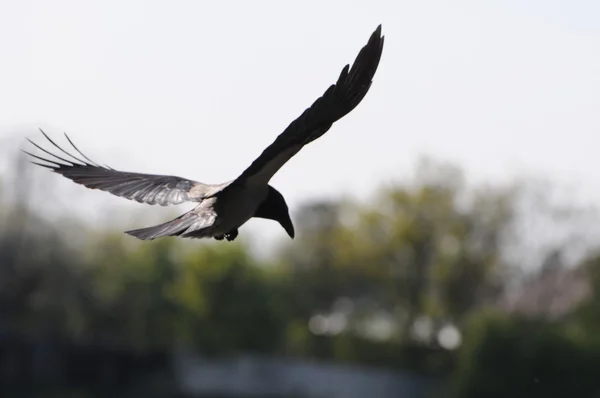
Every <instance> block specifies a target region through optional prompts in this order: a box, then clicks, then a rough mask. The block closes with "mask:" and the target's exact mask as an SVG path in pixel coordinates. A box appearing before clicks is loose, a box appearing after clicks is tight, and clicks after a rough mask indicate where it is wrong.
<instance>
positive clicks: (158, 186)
mask: <svg viewBox="0 0 600 398" xmlns="http://www.w3.org/2000/svg"><path fill="white" fill-rule="evenodd" d="M40 131H42V130H40ZM42 134H43V135H44V137H46V138H47V139H48V141H50V143H51V144H52V145H54V146H55V147H56V148H57V149H58V150H60V151H61V152H62V153H64V154H65V155H67V156H68V157H70V158H72V159H73V160H69V159H65V158H63V157H60V156H58V155H56V154H54V153H52V152H49V151H47V150H46V149H44V148H42V147H41V146H39V145H38V144H36V143H34V142H33V141H31V140H29V139H28V141H29V142H30V143H31V144H33V145H34V146H35V147H36V148H38V149H39V150H41V151H43V152H44V153H46V154H47V155H50V156H51V157H50V158H45V157H41V156H36V155H33V154H31V153H29V152H27V151H23V152H25V153H26V154H28V155H29V156H31V157H33V158H35V159H38V160H41V161H43V162H45V163H38V162H32V163H34V164H37V165H38V166H42V167H46V168H48V169H50V170H52V171H54V172H56V173H58V174H62V175H63V176H65V177H66V178H68V179H70V180H72V181H74V182H76V183H77V184H81V185H84V186H86V187H88V188H90V189H100V190H102V191H106V192H110V193H112V194H113V195H116V196H121V197H123V198H127V199H131V200H135V201H137V202H140V203H147V204H151V205H154V204H159V205H161V206H166V205H175V204H180V203H183V202H200V201H202V200H203V199H204V198H206V197H209V196H211V195H214V194H215V193H217V192H219V191H221V190H222V189H223V188H224V187H225V186H227V185H228V183H225V184H219V185H211V184H202V183H200V182H197V181H192V180H188V179H185V178H181V177H175V176H165V175H157V174H141V173H130V172H124V171H118V170H115V169H112V168H110V167H108V166H100V165H99V164H97V163H95V162H94V161H92V160H90V159H89V158H88V157H87V156H85V155H84V154H83V153H81V151H79V149H77V147H76V146H75V145H74V144H73V142H72V141H71V140H70V139H69V137H68V136H67V135H66V134H65V137H66V138H67V140H68V141H69V143H70V144H71V146H72V147H73V148H74V149H75V150H76V151H77V152H78V153H79V155H81V157H82V158H83V159H81V158H78V157H76V156H74V155H72V154H71V153H69V152H67V151H65V150H64V149H63V148H61V147H60V146H58V145H57V144H56V143H55V142H54V141H52V140H51V139H50V137H48V136H47V135H46V133H44V132H43V131H42Z"/></svg>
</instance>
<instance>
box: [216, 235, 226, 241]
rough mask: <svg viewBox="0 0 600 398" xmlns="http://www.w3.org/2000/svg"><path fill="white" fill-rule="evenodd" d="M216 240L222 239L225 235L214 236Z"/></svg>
mask: <svg viewBox="0 0 600 398" xmlns="http://www.w3.org/2000/svg"><path fill="white" fill-rule="evenodd" d="M214 238H215V239H216V240H223V239H225V235H219V236H215V237H214Z"/></svg>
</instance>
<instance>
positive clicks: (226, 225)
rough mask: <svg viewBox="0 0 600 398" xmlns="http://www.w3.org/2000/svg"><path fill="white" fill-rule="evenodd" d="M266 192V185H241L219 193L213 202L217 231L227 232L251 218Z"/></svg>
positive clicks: (267, 190)
mask: <svg viewBox="0 0 600 398" xmlns="http://www.w3.org/2000/svg"><path fill="white" fill-rule="evenodd" d="M268 192H269V189H268V186H267V185H265V186H258V187H256V186H252V185H250V186H246V185H241V186H239V187H231V190H226V191H224V192H223V193H222V195H219V196H218V197H217V200H216V203H215V209H216V212H217V220H216V223H215V229H217V233H223V234H224V233H228V232H229V231H231V230H232V229H235V228H239V227H240V226H242V225H243V224H244V223H245V222H246V221H248V220H249V219H250V218H252V217H253V216H254V214H255V213H256V209H258V206H260V204H261V203H262V202H263V201H264V200H265V198H266V197H267V194H268Z"/></svg>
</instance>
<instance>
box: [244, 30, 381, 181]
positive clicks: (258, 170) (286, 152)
mask: <svg viewBox="0 0 600 398" xmlns="http://www.w3.org/2000/svg"><path fill="white" fill-rule="evenodd" d="M383 41H384V37H383V36H381V25H379V26H378V27H377V29H376V30H375V31H374V32H373V34H372V35H371V37H370V38H369V41H368V42H367V44H366V45H365V46H364V47H363V48H362V49H361V50H360V52H359V53H358V55H357V57H356V59H355V61H354V63H353V64H352V68H350V67H349V65H346V66H345V67H344V69H343V70H342V72H341V73H340V76H339V78H338V80H337V82H336V83H335V84H334V85H331V86H330V87H329V88H328V89H327V91H325V93H324V94H323V95H322V96H321V97H320V98H319V99H317V100H316V101H315V102H314V103H313V104H312V105H311V107H310V108H308V109H306V110H305V111H304V113H302V115H300V116H299V117H298V118H297V119H296V120H294V121H293V122H292V123H291V124H290V125H289V126H288V127H287V128H286V129H285V130H284V132H283V133H281V134H280V135H279V136H278V137H277V138H276V139H275V141H274V142H273V143H272V144H271V145H270V146H268V147H267V148H266V149H265V150H264V151H263V153H262V154H261V155H260V156H259V157H258V158H257V159H256V160H255V161H254V162H253V163H252V164H251V165H250V167H248V168H247V169H246V170H245V171H244V172H243V173H242V174H241V175H240V176H239V177H238V178H237V179H236V180H235V181H234V183H235V182H238V183H252V182H256V183H266V182H268V181H269V180H270V179H271V177H273V175H274V174H275V173H276V172H277V170H279V169H280V168H281V166H283V165H284V164H285V163H286V162H287V161H288V160H289V159H290V158H291V157H292V156H294V155H295V154H296V153H298V151H300V149H302V147H303V146H304V145H306V144H308V143H310V142H312V141H314V140H316V139H317V138H319V137H320V136H322V135H323V134H325V133H326V132H327V130H329V128H330V127H331V126H332V124H333V123H334V122H336V121H338V120H339V119H341V118H342V117H344V116H345V115H347V114H348V113H349V112H350V111H352V110H353V109H354V108H355V107H356V106H357V105H358V104H359V103H360V102H361V101H362V99H363V98H364V97H365V95H366V94H367V92H368V91H369V88H370V87H371V83H372V80H373V76H374V75H375V71H377V67H378V65H379V60H380V59H381V52H382V50H383Z"/></svg>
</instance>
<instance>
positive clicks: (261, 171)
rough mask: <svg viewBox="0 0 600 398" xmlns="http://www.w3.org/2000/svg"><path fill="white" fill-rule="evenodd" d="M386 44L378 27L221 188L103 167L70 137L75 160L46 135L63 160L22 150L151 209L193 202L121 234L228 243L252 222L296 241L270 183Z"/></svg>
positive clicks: (343, 107) (369, 71)
mask: <svg viewBox="0 0 600 398" xmlns="http://www.w3.org/2000/svg"><path fill="white" fill-rule="evenodd" d="M383 41H384V37H383V36H381V25H379V26H378V27H377V29H376V30H375V32H373V34H372V35H371V37H370V38H369V41H368V43H367V44H366V45H365V46H364V47H363V48H362V49H361V50H360V52H359V53H358V55H357V57H356V60H355V61H354V64H353V65H352V67H351V68H350V66H349V65H346V66H345V67H344V69H342V72H341V73H340V76H339V77H338V80H337V82H336V83H335V84H333V85H331V86H330V87H329V88H328V89H327V91H325V93H324V94H323V95H322V96H321V97H320V98H319V99H317V100H316V101H315V102H314V103H313V104H312V106H311V107H310V108H308V109H306V110H305V111H304V113H302V115H300V117H298V118H297V119H296V120H294V121H293V122H292V123H291V124H290V125H289V126H288V127H287V128H286V129H285V131H284V132H283V133H281V134H280V135H279V136H278V137H277V138H276V139H275V141H274V142H273V143H272V144H271V145H270V146H269V147H267V148H266V149H265V150H264V151H263V153H262V154H261V155H260V156H259V157H258V158H257V159H256V160H255V161H254V162H253V163H252V164H251V165H250V167H248V168H247V169H246V170H245V171H244V172H243V173H242V174H241V175H240V176H239V177H237V178H236V179H235V180H232V181H229V182H225V183H223V184H216V185H213V184H203V183H200V182H197V181H192V180H188V179H185V178H181V177H175V176H165V175H154V174H140V173H130V172H123V171H118V170H115V169H113V168H110V167H108V166H101V165H99V164H97V163H95V162H93V161H92V160H90V159H89V158H88V157H87V156H85V155H84V154H83V153H81V151H79V149H77V147H76V146H75V145H74V144H73V142H72V141H71V140H70V139H69V137H68V136H67V137H66V138H67V140H68V141H69V143H70V144H71V146H72V147H73V149H74V150H75V151H77V153H78V154H79V155H80V157H76V156H73V155H72V154H70V153H68V152H67V151H65V150H64V149H62V148H61V147H59V146H58V145H57V144H56V143H55V142H54V141H52V139H50V137H48V136H47V135H46V134H45V133H44V132H43V131H42V134H43V135H44V136H45V137H46V138H47V139H48V141H50V143H51V144H52V145H54V146H55V147H56V148H57V149H58V150H59V151H61V152H62V153H63V154H64V155H63V154H61V156H58V155H56V154H54V153H51V152H49V151H47V150H45V149H43V148H42V147H40V146H39V145H37V144H35V143H34V142H33V141H31V140H29V142H31V143H32V144H33V145H34V146H35V147H37V148H38V149H40V150H41V151H43V152H45V153H46V154H47V155H50V156H52V158H44V157H40V156H36V155H33V154H31V153H29V152H26V153H27V154H28V155H30V156H32V157H34V158H36V159H38V160H40V161H42V162H44V163H38V162H33V163H35V164H37V165H39V166H43V167H46V168H48V169H50V170H52V171H54V172H56V173H59V174H62V175H63V176H65V177H66V178H68V179H70V180H72V181H74V182H76V183H77V184H82V185H84V186H86V187H88V188H91V189H100V190H103V191H107V192H110V193H112V194H114V195H117V196H121V197H124V198H127V199H131V200H135V201H137V202H140V203H147V204H151V205H154V204H159V205H162V206H166V205H175V204H180V203H184V202H192V203H197V205H196V207H194V208H193V209H192V210H190V211H188V212H187V213H184V214H183V215H181V216H179V217H177V218H176V219H174V220H172V221H168V222H166V223H164V224H160V225H156V226H153V227H148V228H142V229H136V230H133V231H126V233H128V234H129V235H132V236H135V237H136V238H139V239H143V240H152V239H155V238H159V237H161V236H180V237H183V238H210V237H214V238H215V239H217V240H222V239H223V238H227V240H228V241H232V240H234V239H235V238H236V237H237V235H238V228H239V227H240V226H242V225H243V224H244V223H245V222H246V221H248V220H249V219H250V218H252V217H259V218H265V219H269V220H275V221H277V222H279V224H281V226H282V227H283V229H285V231H286V232H287V233H288V235H289V236H290V237H291V238H294V225H293V224H292V220H291V218H290V215H289V211H288V206H287V204H286V202H285V199H284V198H283V196H282V195H281V193H279V191H277V190H276V189H275V188H273V187H272V186H271V185H269V180H270V179H271V178H272V177H273V175H274V174H275V173H276V172H277V171H278V170H279V169H280V168H281V167H282V166H283V165H284V164H285V163H286V162H287V161H288V160H289V159H290V158H291V157H292V156H294V155H295V154H296V153H298V151H300V149H302V147H303V146H304V145H306V144H308V143H310V142H312V141H314V140H316V139H317V138H319V137H320V136H322V135H323V134H325V132H327V130H329V128H330V127H331V125H332V124H333V123H334V122H336V121H337V120H339V119H341V118H342V117H344V116H345V115H346V114H348V113H349V112H350V111H352V110H353V109H354V108H355V107H356V106H357V105H358V104H359V103H360V102H361V101H362V99H363V98H364V96H365V95H366V94H367V92H368V91H369V88H370V87H371V83H372V79H373V76H374V75H375V71H376V70H377V66H378V65H379V60H380V58H381V51H382V49H383ZM40 131H41V130H40ZM65 136H66V134H65ZM57 153H58V152H57ZM64 156H66V157H64Z"/></svg>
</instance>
